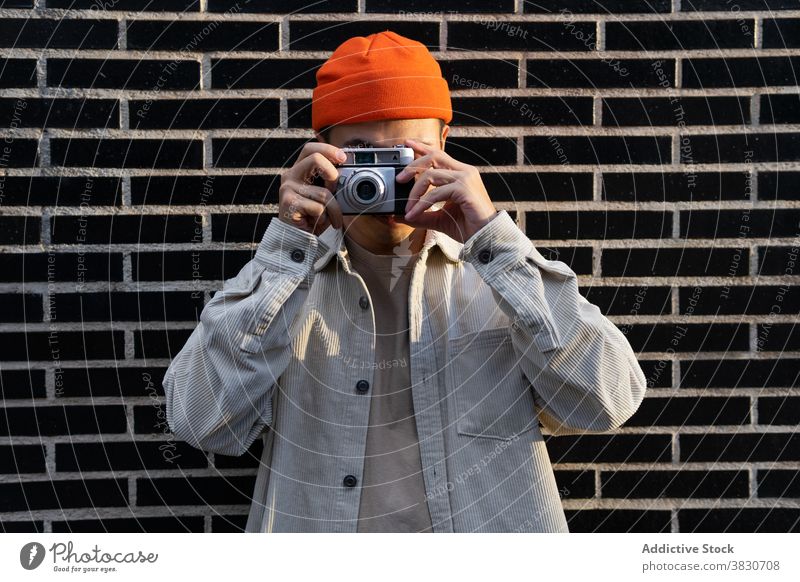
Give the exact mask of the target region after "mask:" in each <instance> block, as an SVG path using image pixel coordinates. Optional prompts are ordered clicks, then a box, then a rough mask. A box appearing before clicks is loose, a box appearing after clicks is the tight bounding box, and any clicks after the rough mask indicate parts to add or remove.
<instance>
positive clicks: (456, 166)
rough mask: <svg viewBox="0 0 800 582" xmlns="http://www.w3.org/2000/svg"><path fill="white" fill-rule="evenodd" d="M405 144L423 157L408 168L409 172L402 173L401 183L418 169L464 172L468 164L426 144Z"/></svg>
mask: <svg viewBox="0 0 800 582" xmlns="http://www.w3.org/2000/svg"><path fill="white" fill-rule="evenodd" d="M405 144H406V145H407V146H409V147H411V148H412V149H413V150H414V151H415V152H417V153H419V154H420V156H421V157H419V158H417V159H415V160H414V161H412V162H411V163H410V164H408V166H406V168H409V166H410V169H409V171H408V172H405V173H404V172H400V174H398V176H402V179H401V181H404V180H406V177H407V176H408V175H409V174H410V173H413V168H417V167H420V166H421V167H423V168H427V167H434V168H448V169H451V170H463V169H465V168H466V166H467V165H466V164H464V163H463V162H459V161H458V160H456V159H454V158H453V157H452V156H450V154H448V153H447V152H445V151H444V150H442V149H439V148H435V147H433V146H429V145H428V144H426V143H423V142H420V141H415V140H413V139H406V140H405Z"/></svg>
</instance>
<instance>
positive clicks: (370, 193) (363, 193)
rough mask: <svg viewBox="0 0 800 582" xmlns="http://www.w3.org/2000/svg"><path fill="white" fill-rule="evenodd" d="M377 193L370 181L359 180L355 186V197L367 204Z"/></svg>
mask: <svg viewBox="0 0 800 582" xmlns="http://www.w3.org/2000/svg"><path fill="white" fill-rule="evenodd" d="M377 191H378V189H377V188H376V187H375V183H374V182H373V181H372V180H361V181H360V182H359V183H358V185H357V186H356V196H358V197H359V198H360V199H361V200H362V201H364V202H369V201H370V200H372V199H373V198H375V194H376V193H377Z"/></svg>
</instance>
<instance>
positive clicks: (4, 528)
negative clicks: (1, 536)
mask: <svg viewBox="0 0 800 582" xmlns="http://www.w3.org/2000/svg"><path fill="white" fill-rule="evenodd" d="M0 532H3V533H44V522H43V521H41V520H37V521H9V520H0Z"/></svg>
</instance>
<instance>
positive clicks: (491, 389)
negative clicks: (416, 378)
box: [446, 327, 539, 440]
mask: <svg viewBox="0 0 800 582" xmlns="http://www.w3.org/2000/svg"><path fill="white" fill-rule="evenodd" d="M448 350H449V361H448V363H447V373H446V376H447V381H448V384H449V386H448V388H449V390H448V392H449V393H450V394H451V395H452V397H453V402H454V403H455V413H456V420H455V422H456V431H457V432H458V433H459V434H462V435H469V436H476V437H485V438H494V439H501V440H511V439H514V438H516V437H517V436H518V435H520V434H522V433H524V432H527V431H529V430H532V429H536V430H538V428H539V420H538V415H537V414H536V410H535V406H534V400H533V392H532V390H531V387H530V383H529V382H528V380H527V378H526V377H525V375H524V374H523V373H522V370H521V368H520V367H519V366H518V359H517V357H516V354H515V352H514V348H513V346H512V344H511V332H510V330H509V329H508V328H505V327H502V328H493V329H488V330H483V331H479V332H475V333H471V334H467V335H463V336H459V337H456V338H453V339H451V340H449V341H448Z"/></svg>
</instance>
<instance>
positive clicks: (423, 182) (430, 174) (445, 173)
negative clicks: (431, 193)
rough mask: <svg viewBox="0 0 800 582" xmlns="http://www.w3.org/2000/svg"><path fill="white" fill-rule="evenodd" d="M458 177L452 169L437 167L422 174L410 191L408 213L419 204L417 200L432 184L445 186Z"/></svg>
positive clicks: (407, 202) (407, 205)
mask: <svg viewBox="0 0 800 582" xmlns="http://www.w3.org/2000/svg"><path fill="white" fill-rule="evenodd" d="M455 180H456V177H455V176H454V175H453V171H452V170H443V169H437V168H429V169H428V170H426V171H425V172H424V173H422V174H421V175H420V177H419V178H418V179H417V182H416V183H415V184H414V186H413V187H412V188H411V191H410V192H409V193H408V200H407V201H406V214H408V213H409V212H410V211H411V209H412V208H414V206H415V205H416V204H417V201H418V200H419V199H420V198H421V197H422V196H423V195H424V194H425V192H427V190H428V188H429V187H430V186H443V185H445V184H449V183H451V182H454V181H455Z"/></svg>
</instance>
